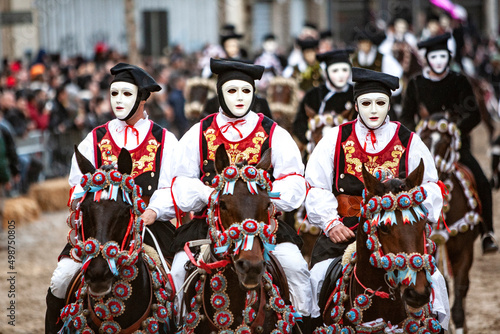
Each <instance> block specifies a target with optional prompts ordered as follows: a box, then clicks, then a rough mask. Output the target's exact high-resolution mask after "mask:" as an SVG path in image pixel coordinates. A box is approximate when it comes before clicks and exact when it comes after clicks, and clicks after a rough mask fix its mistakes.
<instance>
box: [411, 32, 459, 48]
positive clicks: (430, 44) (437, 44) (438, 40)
mask: <svg viewBox="0 0 500 334" xmlns="http://www.w3.org/2000/svg"><path fill="white" fill-rule="evenodd" d="M450 37H451V34H450V33H449V32H447V33H445V34H442V35H439V36H436V37H432V38H429V39H426V40H425V41H421V42H420V43H418V44H417V47H418V48H419V49H427V51H426V53H429V52H431V51H436V50H447V51H450V50H449V49H448V39H450Z"/></svg>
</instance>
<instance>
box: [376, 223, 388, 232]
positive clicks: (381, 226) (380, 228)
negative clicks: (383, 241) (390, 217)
mask: <svg viewBox="0 0 500 334" xmlns="http://www.w3.org/2000/svg"><path fill="white" fill-rule="evenodd" d="M378 230H379V231H380V232H382V233H384V234H388V233H389V227H388V226H387V225H385V224H384V223H381V224H380V225H379V226H378Z"/></svg>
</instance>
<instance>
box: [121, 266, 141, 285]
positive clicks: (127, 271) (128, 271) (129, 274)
mask: <svg viewBox="0 0 500 334" xmlns="http://www.w3.org/2000/svg"><path fill="white" fill-rule="evenodd" d="M137 274H138V270H137V267H136V266H133V265H132V266H123V267H122V268H121V269H120V275H121V276H122V277H123V279H125V280H127V281H131V280H134V279H135V278H136V277H137Z"/></svg>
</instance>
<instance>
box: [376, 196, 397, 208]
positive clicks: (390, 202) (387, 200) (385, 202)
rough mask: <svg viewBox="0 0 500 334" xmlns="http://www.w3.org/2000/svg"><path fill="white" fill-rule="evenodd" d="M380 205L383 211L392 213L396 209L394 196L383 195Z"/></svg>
mask: <svg viewBox="0 0 500 334" xmlns="http://www.w3.org/2000/svg"><path fill="white" fill-rule="evenodd" d="M380 205H381V206H382V209H384V210H385V211H394V209H395V208H396V202H395V200H394V195H390V194H387V195H384V196H382V198H381V200H380Z"/></svg>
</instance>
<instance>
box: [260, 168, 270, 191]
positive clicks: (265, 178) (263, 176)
mask: <svg viewBox="0 0 500 334" xmlns="http://www.w3.org/2000/svg"><path fill="white" fill-rule="evenodd" d="M259 175H260V178H259V179H260V182H259V184H260V186H261V187H263V188H264V189H266V190H267V191H271V190H272V188H273V183H272V181H271V178H270V177H269V173H268V172H267V171H265V170H260V171H259Z"/></svg>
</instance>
